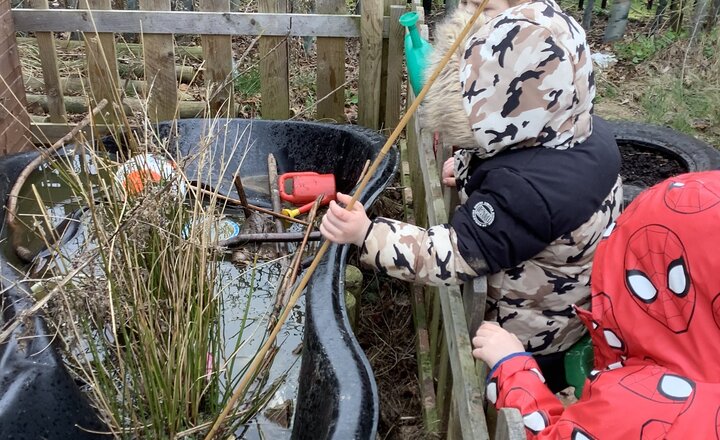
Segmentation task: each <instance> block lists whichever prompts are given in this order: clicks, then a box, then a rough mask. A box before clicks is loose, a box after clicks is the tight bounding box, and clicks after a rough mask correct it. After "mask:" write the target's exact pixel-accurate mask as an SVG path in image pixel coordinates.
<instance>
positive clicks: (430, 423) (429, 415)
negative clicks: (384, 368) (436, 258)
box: [411, 285, 440, 433]
mask: <svg viewBox="0 0 720 440" xmlns="http://www.w3.org/2000/svg"><path fill="white" fill-rule="evenodd" d="M411 292H412V299H413V301H412V303H413V316H414V318H415V331H416V350H417V361H418V381H419V382H420V397H421V402H420V403H421V406H422V411H423V423H424V425H425V431H426V432H427V433H437V432H438V431H439V429H440V418H439V417H438V408H437V400H436V394H435V386H434V380H433V368H432V364H433V362H432V358H431V357H430V339H429V337H428V328H427V316H426V315H425V300H424V293H423V289H422V287H420V286H417V285H414V286H412V287H411Z"/></svg>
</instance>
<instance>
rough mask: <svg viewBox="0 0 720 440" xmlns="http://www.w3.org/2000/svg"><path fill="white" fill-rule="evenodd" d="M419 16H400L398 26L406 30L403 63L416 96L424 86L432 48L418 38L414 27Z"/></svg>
mask: <svg viewBox="0 0 720 440" xmlns="http://www.w3.org/2000/svg"><path fill="white" fill-rule="evenodd" d="M419 18H420V16H419V15H418V13H417V12H406V13H404V14H403V15H401V16H400V20H399V21H400V24H401V25H403V26H405V27H406V28H408V33H407V35H405V62H406V64H407V70H408V77H409V78H410V85H411V86H412V89H413V92H415V95H416V96H417V95H418V94H419V93H420V91H421V90H422V88H423V85H425V69H426V68H427V64H428V56H429V55H430V53H431V52H432V51H433V47H432V46H431V45H430V43H428V42H427V41H426V40H424V39H423V38H422V37H421V36H420V32H418V28H417V26H416V24H417V21H418V19H419Z"/></svg>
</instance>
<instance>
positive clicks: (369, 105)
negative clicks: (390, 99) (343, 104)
mask: <svg viewBox="0 0 720 440" xmlns="http://www.w3.org/2000/svg"><path fill="white" fill-rule="evenodd" d="M360 9H361V11H360V12H361V15H360V17H361V18H360V75H359V78H358V107H359V108H358V123H359V124H360V125H362V126H365V127H368V128H373V129H377V128H378V124H379V123H380V75H381V70H382V30H383V15H382V14H383V0H363V1H362V3H361V4H360Z"/></svg>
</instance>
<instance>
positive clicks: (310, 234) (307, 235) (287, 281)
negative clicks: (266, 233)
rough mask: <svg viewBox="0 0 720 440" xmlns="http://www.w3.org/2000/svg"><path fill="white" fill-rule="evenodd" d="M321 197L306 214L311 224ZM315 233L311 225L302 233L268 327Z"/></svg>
mask: <svg viewBox="0 0 720 440" xmlns="http://www.w3.org/2000/svg"><path fill="white" fill-rule="evenodd" d="M323 197H324V196H322V195H321V196H319V197H318V198H317V199H316V200H315V204H314V205H313V206H312V208H311V209H310V213H309V214H308V222H310V224H311V225H312V224H313V222H314V221H315V215H316V214H317V209H318V207H319V206H320V203H321V202H322V199H323ZM316 234H317V235H319V232H312V227H308V228H307V230H306V231H305V233H304V234H303V239H302V243H301V244H300V247H298V249H297V250H296V251H295V256H294V257H293V260H292V263H291V264H290V265H291V267H292V270H290V271H286V272H285V276H284V277H283V280H282V283H280V286H279V287H278V291H277V297H276V298H275V306H274V307H273V311H272V313H271V315H270V319H268V329H270V328H272V326H273V325H275V323H276V319H277V315H278V313H280V310H282V308H283V306H284V305H285V304H287V299H288V296H289V295H290V293H292V289H291V288H290V287H291V286H292V285H293V284H295V280H296V279H297V273H298V270H299V268H300V263H301V262H302V255H303V252H304V251H305V246H307V242H308V240H309V239H310V238H311V237H314V236H315V235H316Z"/></svg>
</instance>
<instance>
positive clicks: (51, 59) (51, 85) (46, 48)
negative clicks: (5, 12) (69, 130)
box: [30, 0, 66, 123]
mask: <svg viewBox="0 0 720 440" xmlns="http://www.w3.org/2000/svg"><path fill="white" fill-rule="evenodd" d="M30 5H31V6H32V7H33V8H35V9H47V8H48V1H47V0H32V1H31V2H30ZM35 37H36V38H37V44H38V48H39V49H40V50H39V52H40V65H41V67H42V73H43V81H44V83H45V93H46V94H47V96H48V107H49V110H50V112H49V113H50V121H51V122H58V123H59V122H66V119H65V106H64V105H63V90H62V88H61V87H60V72H59V71H58V67H57V52H56V51H55V38H54V37H53V34H52V33H51V32H37V33H35Z"/></svg>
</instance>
